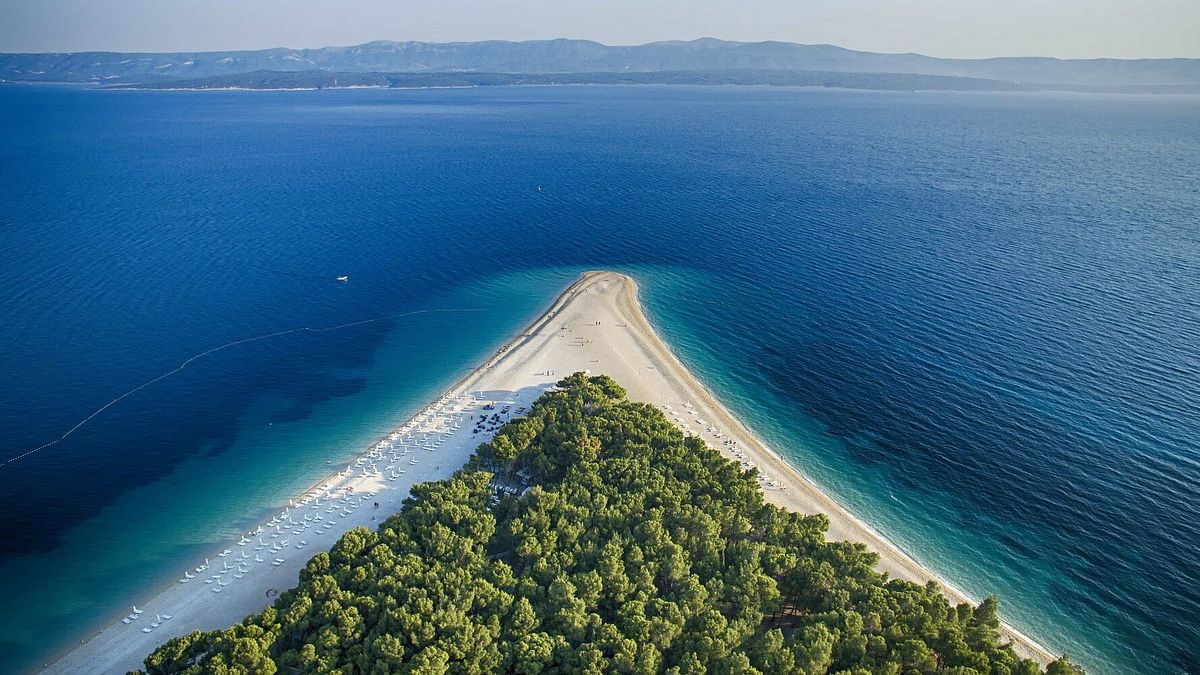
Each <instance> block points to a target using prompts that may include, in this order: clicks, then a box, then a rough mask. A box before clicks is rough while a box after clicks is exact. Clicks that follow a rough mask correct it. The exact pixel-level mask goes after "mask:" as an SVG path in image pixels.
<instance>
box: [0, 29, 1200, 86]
mask: <svg viewBox="0 0 1200 675" xmlns="http://www.w3.org/2000/svg"><path fill="white" fill-rule="evenodd" d="M0 81H6V82H73V83H90V84H102V85H110V86H111V85H120V86H138V87H155V88H163V87H166V88H193V89H212V88H246V89H293V88H328V87H347V86H371V87H397V86H401V87H405V86H486V85H489V84H768V85H771V84H774V85H789V86H838V87H848V88H864V89H965V90H1029V89H1043V90H1044V89H1060V90H1072V91H1121V92H1138V93H1195V92H1197V91H1200V59H1135V60H1122V59H1055V58H1031V57H1007V58H992V59H945V58H935V57H930V56H924V55H921V54H881V53H875V52H864V51H855V50H850V49H844V48H841V47H837V46H833V45H802V44H795V43H787V42H730V41H725V40H716V39H712V38H704V39H699V40H692V41H687V42H681V41H670V42H653V43H648V44H643V45H634V46H610V45H603V44H600V43H597V42H591V41H587V40H566V39H559V40H538V41H526V42H506V41H484V42H455V43H433V42H386V41H379V42H370V43H366V44H362V45H356V46H351V47H323V48H319V49H286V48H278V49H263V50H254V51H230V52H178V53H158V54H156V53H119V52H77V53H38V54H0Z"/></svg>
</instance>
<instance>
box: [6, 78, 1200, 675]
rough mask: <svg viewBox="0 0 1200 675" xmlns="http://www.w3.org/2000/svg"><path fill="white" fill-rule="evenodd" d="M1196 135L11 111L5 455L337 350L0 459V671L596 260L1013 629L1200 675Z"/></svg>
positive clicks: (279, 106) (87, 101)
mask: <svg viewBox="0 0 1200 675" xmlns="http://www.w3.org/2000/svg"><path fill="white" fill-rule="evenodd" d="M1198 112H1200V102H1198V101H1197V100H1196V99H1194V98H1169V97H1092V96H1065V95H994V94H905V93H865V92H836V91H805V90H789V89H764V88H695V89H693V88H683V87H680V88H660V87H630V88H605V87H578V88H575V87H572V88H529V89H525V88H496V89H488V90H478V91H474V90H471V91H468V90H456V91H415V92H375V91H349V92H348V91H342V92H291V93H253V94H251V93H205V94H187V93H152V92H104V91H88V90H77V89H57V88H28V87H0V193H2V194H4V195H5V201H4V205H3V207H0V263H3V264H0V291H2V293H0V317H3V321H0V345H2V346H3V349H2V350H0V377H2V378H3V381H4V382H5V385H4V386H3V387H0V449H3V451H4V458H7V457H12V456H16V455H19V454H21V453H22V452H25V451H27V450H28V449H30V448H35V447H38V446H40V445H42V444H43V443H46V442H47V441H50V440H52V439H54V438H57V437H58V436H59V435H60V434H62V433H63V432H64V431H66V430H67V429H70V428H71V427H72V426H73V425H75V424H76V423H77V422H78V421H79V420H81V419H83V418H85V417H86V416H87V415H89V414H90V413H91V412H93V411H94V410H96V409H97V408H98V407H100V406H102V405H104V404H105V403H106V402H108V401H110V400H112V399H114V398H115V397H117V396H119V395H120V394H122V393H123V392H126V391H129V390H131V389H133V388H135V387H137V386H139V385H140V384H142V383H145V382H147V381H149V380H151V379H153V378H155V377H156V376H158V375H159V374H161V373H164V372H168V371H170V370H172V369H173V368H175V367H177V366H178V365H179V364H180V363H182V362H184V361H185V360H187V359H188V358H190V357H192V356H194V355H196V354H200V353H202V352H205V351H206V350H209V349H212V348H213V347H217V346H220V345H225V344H228V343H231V342H234V341H238V340H243V339H246V338H250V337H256V336H263V335H268V334H273V333H278V332H280V331H291V330H293V329H297V328H302V327H307V328H314V329H316V328H327V327H332V326H341V325H344V324H354V325H350V326H346V327H344V328H340V329H338V330H330V331H323V332H313V331H301V332H291V333H287V334H284V335H279V336H276V337H273V338H270V339H265V340H260V341H254V342H248V343H243V344H239V345H237V346H234V347H230V348H228V349H223V350H220V351H217V352H213V353H212V354H210V355H208V356H206V357H204V358H203V359H200V360H197V361H194V362H192V363H191V364H189V365H188V367H186V368H184V369H183V370H181V371H179V372H178V373H176V374H173V375H171V376H170V377H168V378H166V379H163V380H161V381H158V382H156V383H155V384H153V385H151V386H149V387H147V388H145V389H143V390H141V391H139V392H137V393H136V394H134V395H131V396H129V397H128V398H125V399H122V400H121V401H120V403H119V404H117V405H114V406H112V407H111V408H109V409H107V410H105V411H104V413H103V414H101V415H98V416H97V417H95V418H94V419H93V420H92V421H90V422H89V423H88V424H86V425H84V426H83V427H80V428H79V430H78V431H76V432H74V433H73V434H72V435H71V436H69V437H68V438H67V439H66V440H65V441H63V442H62V443H59V444H56V445H53V446H50V447H48V448H46V449H44V450H42V451H39V452H36V453H34V454H32V455H29V456H27V457H25V458H23V459H21V460H19V461H16V462H12V463H10V464H6V465H4V466H3V467H0V477H2V478H3V479H4V480H5V484H6V485H7V486H9V487H10V489H9V490H6V491H4V492H3V493H0V508H2V509H3V513H4V514H5V518H4V520H3V526H2V528H3V530H2V532H0V535H2V536H0V596H2V597H5V598H6V599H9V600H6V602H5V603H4V604H3V608H2V609H0V636H2V637H0V640H3V643H2V644H0V670H4V671H11V670H19V669H22V668H24V667H27V666H29V665H33V664H37V663H40V662H42V661H44V659H45V656H46V655H47V654H48V653H50V652H52V651H53V650H55V649H56V648H58V647H60V646H62V645H63V644H64V643H65V642H69V641H70V640H72V639H77V637H76V635H77V634H78V632H79V631H82V630H84V629H86V628H87V627H88V626H92V625H95V623H96V622H98V621H100V620H102V619H104V618H106V617H111V616H114V615H118V614H119V613H120V612H122V611H123V610H124V609H125V608H126V607H127V606H128V604H130V602H131V601H132V600H136V598H137V597H138V596H139V594H143V593H145V592H146V589H148V588H151V587H153V586H154V585H155V584H157V583H160V582H162V581H164V580H165V581H170V579H171V578H173V576H175V575H177V572H178V570H177V567H178V561H179V560H181V559H191V558H194V557H195V556H196V555H197V554H202V553H201V552H202V551H204V550H208V549H210V548H211V545H212V543H213V542H215V541H219V540H221V539H223V538H225V537H228V536H229V535H231V534H233V533H236V532H238V531H240V530H241V529H243V527H244V526H245V525H247V524H248V523H250V522H253V521H254V520H255V519H257V518H258V517H259V516H260V515H261V513H262V511H261V509H262V505H263V504H267V503H271V502H278V501H281V500H284V499H286V498H287V497H288V496H290V495H292V494H294V493H295V492H297V491H298V490H300V489H303V488H304V487H305V486H307V485H309V484H311V483H312V482H313V481H314V480H316V479H317V478H319V477H320V476H322V475H324V474H325V473H326V471H325V467H326V466H327V465H326V462H327V461H332V462H336V461H337V460H338V459H342V458H345V457H348V456H350V455H351V454H354V453H355V452H357V451H359V449H360V448H361V447H362V446H363V444H364V443H365V442H367V441H369V440H370V439H372V438H374V437H376V436H378V435H379V434H380V433H381V432H382V431H383V430H385V429H387V428H390V426H392V425H393V424H394V423H395V422H396V421H397V420H399V419H402V418H404V417H405V416H407V414H408V413H410V412H411V411H413V410H415V409H416V408H418V407H420V406H421V405H423V403H424V402H425V401H427V400H428V399H430V398H432V397H433V396H435V395H436V394H437V393H439V392H441V391H442V390H443V389H444V388H445V387H446V386H447V385H448V384H450V383H451V382H453V381H454V380H455V379H456V378H457V377H458V376H459V375H461V374H462V373H463V372H465V371H466V370H468V369H469V368H471V367H473V366H474V365H475V364H476V363H477V362H478V361H479V360H480V359H481V358H482V357H483V356H484V355H486V354H488V353H489V352H490V351H491V350H492V349H494V348H495V347H496V346H497V345H498V344H500V343H501V341H502V340H503V339H504V338H505V337H507V336H508V335H511V334H512V333H513V332H514V331H516V330H519V329H520V328H521V327H523V326H524V324H525V323H526V322H527V321H528V320H529V319H530V318H532V317H533V316H534V315H536V314H537V313H538V312H539V311H540V310H541V309H542V308H544V307H545V305H546V303H548V302H549V301H550V300H551V298H552V297H553V295H554V294H555V293H556V292H557V291H558V290H560V289H561V288H562V287H563V286H565V285H566V284H567V283H569V282H570V281H571V280H572V279H573V278H574V277H575V275H576V274H578V272H579V271H581V270H583V269H587V268H595V267H608V268H616V269H621V270H624V271H627V272H630V273H632V274H634V275H635V276H636V277H637V278H638V280H639V282H640V283H641V285H642V289H643V298H644V301H645V304H646V305H647V309H648V311H649V313H650V315H651V318H652V320H653V321H654V323H655V325H656V327H658V328H659V330H660V331H661V332H662V333H663V334H664V336H665V337H666V338H667V340H668V341H669V342H670V343H671V344H672V345H673V346H674V347H675V348H676V349H677V350H678V352H679V353H680V355H681V357H682V358H683V360H684V361H685V362H686V363H687V364H688V365H689V366H690V367H691V368H693V369H694V370H695V372H696V373H697V374H698V375H699V376H700V377H701V379H702V380H704V381H705V382H706V383H707V384H709V385H710V386H711V387H712V388H713V389H714V390H715V391H716V392H717V393H718V394H719V395H720V396H721V397H722V398H723V399H724V400H725V401H726V402H727V403H728V404H729V405H730V406H731V407H732V408H733V409H734V410H735V412H737V413H738V414H740V415H741V416H743V418H744V419H745V420H746V421H747V422H748V423H749V424H750V425H751V426H752V427H753V428H754V429H756V430H757V431H759V432H760V433H761V434H762V435H763V436H764V437H765V438H766V439H767V440H768V441H770V442H771V443H772V444H773V445H775V447H777V448H778V449H780V450H781V452H783V453H784V454H785V455H787V456H789V457H790V458H792V459H793V460H794V461H795V462H796V463H797V464H798V465H799V466H801V467H802V468H803V470H804V471H805V472H806V473H808V474H809V475H810V476H812V477H813V478H815V479H816V480H817V481H818V483H820V484H821V485H823V486H825V487H827V488H828V489H829V490H830V491H831V492H832V493H834V494H835V495H836V496H837V497H839V498H840V499H842V500H843V501H845V502H846V503H847V504H848V505H850V506H851V508H852V510H854V511H855V512H856V513H859V514H861V515H863V516H864V517H865V518H866V519H867V520H868V521H870V522H872V523H875V524H877V525H878V526H879V528H880V529H881V530H883V531H884V533H885V534H887V535H888V536H889V537H891V538H893V539H894V540H896V541H897V542H898V543H900V544H901V545H902V546H904V547H905V548H907V549H909V550H911V551H912V552H914V553H915V554H916V555H917V557H918V558H920V559H921V560H922V561H923V562H926V563H927V564H929V565H930V566H932V567H933V568H934V569H936V570H938V571H939V572H941V573H943V574H944V575H945V576H947V577H949V578H950V579H951V580H952V581H954V582H955V583H956V584H957V585H959V586H960V587H962V588H964V589H965V590H967V591H969V592H971V593H974V594H976V595H983V594H984V593H987V592H996V593H998V594H999V595H1000V596H1001V598H1002V602H1003V607H1002V611H1003V613H1004V615H1005V616H1006V617H1007V618H1009V619H1010V620H1012V621H1013V622H1014V623H1016V624H1017V625H1018V626H1019V627H1021V628H1023V629H1025V630H1027V631H1028V632H1030V633H1031V634H1033V635H1034V636H1036V637H1038V638H1039V639H1041V640H1042V641H1043V642H1045V643H1047V644H1048V645H1049V646H1051V647H1052V648H1054V649H1057V650H1066V651H1069V652H1070V653H1071V654H1072V656H1074V657H1076V658H1077V659H1078V660H1080V661H1082V662H1084V663H1085V664H1087V665H1088V666H1090V667H1091V668H1092V669H1093V670H1095V671H1097V672H1193V671H1196V670H1200V665H1198V664H1200V655H1198V653H1197V651H1196V648H1195V645H1196V644H1200V634H1197V632H1196V631H1197V628H1196V627H1197V626H1198V625H1200V594H1198V593H1197V591H1196V589H1197V588H1198V587H1200V586H1197V584H1198V583H1200V567H1198V564H1197V562H1196V553H1197V552H1198V549H1200V530H1198V529H1197V528H1198V527H1200V492H1198V491H1197V490H1198V488H1197V485H1200V480H1198V479H1200V409H1197V407H1196V406H1197V403H1196V401H1198V400H1200V396H1198V395H1200V353H1198V351H1197V347H1196V345H1197V344H1200V340H1198V339H1197V338H1200V335H1198V333H1200V304H1198V302H1200V301H1198V298H1200V292H1198V290H1200V283H1198V282H1200V270H1198V266H1200V263H1198V261H1200V237H1198V235H1197V230H1196V229H1195V222H1196V220H1195V214H1196V213H1200V208H1198V207H1200V203H1198V202H1197V194H1200V191H1197V190H1196V186H1197V185H1200V176H1198V174H1197V165H1196V163H1195V161H1194V158H1195V157H1196V156H1198V153H1197V151H1198V150H1200V147H1197V140H1196V139H1197V138H1200V133H1198V132H1200V115H1198V114H1197V113H1198ZM539 188H540V189H539ZM339 274H349V275H350V277H351V282H350V283H349V284H338V283H336V282H335V281H333V277H334V276H336V275H339ZM434 310H436V311H434ZM360 322H365V323H360ZM213 507H215V508H213ZM208 509H212V511H211V513H210V512H208Z"/></svg>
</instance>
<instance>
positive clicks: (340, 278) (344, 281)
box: [337, 274, 350, 284]
mask: <svg viewBox="0 0 1200 675" xmlns="http://www.w3.org/2000/svg"><path fill="white" fill-rule="evenodd" d="M337 280H338V281H340V282H342V283H343V284H344V283H346V282H347V281H350V276H349V275H346V274H343V275H342V276H340V277H338V278H337Z"/></svg>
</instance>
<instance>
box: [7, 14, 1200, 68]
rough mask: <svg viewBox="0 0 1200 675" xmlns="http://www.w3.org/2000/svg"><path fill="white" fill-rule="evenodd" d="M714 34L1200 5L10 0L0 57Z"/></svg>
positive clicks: (867, 44) (841, 37)
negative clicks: (383, 42)
mask: <svg viewBox="0 0 1200 675" xmlns="http://www.w3.org/2000/svg"><path fill="white" fill-rule="evenodd" d="M558 37H567V38H581V39H589V40H596V41H598V42H603V43H606V44H640V43H643V42H652V41H655V40H688V39H692V38H697V37H717V38H722V39H726V40H744V41H757V40H784V41H789V42H800V43H808V44H816V43H829V44H836V45H839V46H842V47H848V48H851V49H861V50H866V51H878V52H919V53H922V54H928V55H931V56H944V57H960V58H977V57H989V56H1057V57H1062V58H1094V57H1113V58H1161V57H1200V0H425V1H423V2H414V1H412V0H0V52H61V51H90V50H104V51H155V52H166V51H212V50H220V51H224V50H235V49H262V48H268V47H296V48H301V47H323V46H329V45H351V44H359V43H363V42H369V41H372V40H423V41H431V42H449V41H469V40H491V39H501V40H538V39H551V38H558Z"/></svg>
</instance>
